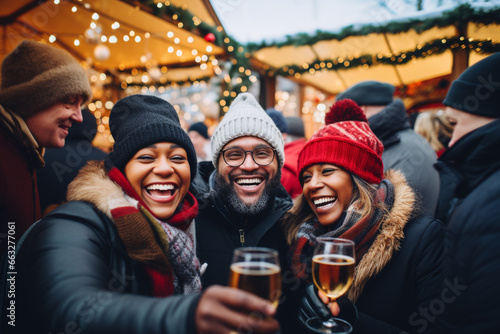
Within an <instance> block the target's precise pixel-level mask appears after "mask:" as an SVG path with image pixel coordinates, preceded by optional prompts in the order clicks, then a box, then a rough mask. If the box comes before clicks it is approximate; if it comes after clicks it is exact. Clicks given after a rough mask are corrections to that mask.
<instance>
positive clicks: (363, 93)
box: [335, 80, 396, 106]
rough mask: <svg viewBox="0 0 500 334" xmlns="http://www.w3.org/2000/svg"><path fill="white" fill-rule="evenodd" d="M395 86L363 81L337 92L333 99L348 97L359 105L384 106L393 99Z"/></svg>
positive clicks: (338, 99)
mask: <svg viewBox="0 0 500 334" xmlns="http://www.w3.org/2000/svg"><path fill="white" fill-rule="evenodd" d="M395 90H396V87H394V86H393V85H391V84H389V83H385V82H379V81H374V80H370V81H363V82H360V83H358V84H355V85H354V86H352V87H350V88H348V89H347V90H345V91H343V92H342V93H340V94H338V95H337V97H336V98H335V101H340V100H345V99H350V100H353V101H354V102H356V104H357V105H359V106H385V105H388V104H389V103H391V102H392V101H393V99H394V98H393V95H394V91H395Z"/></svg>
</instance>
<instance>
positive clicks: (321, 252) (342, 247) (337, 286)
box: [306, 237, 355, 333]
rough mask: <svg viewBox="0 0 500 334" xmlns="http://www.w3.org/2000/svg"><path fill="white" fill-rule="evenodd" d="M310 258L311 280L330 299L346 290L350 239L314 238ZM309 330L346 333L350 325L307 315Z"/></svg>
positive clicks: (351, 265)
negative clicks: (314, 243) (311, 256)
mask: <svg viewBox="0 0 500 334" xmlns="http://www.w3.org/2000/svg"><path fill="white" fill-rule="evenodd" d="M316 241H317V245H316V247H315V249H314V255H313V259H312V261H313V262H312V272H313V280H314V284H315V285H316V287H317V288H318V289H319V290H320V291H322V292H324V293H325V294H326V295H327V296H328V298H329V299H330V301H331V302H334V301H335V300H336V299H337V298H339V297H341V296H342V295H343V294H345V293H346V292H347V290H349V288H350V286H351V284H352V281H353V278H354V264H355V260H354V259H355V257H354V242H353V241H351V240H347V239H340V238H321V237H320V238H317V239H316ZM306 324H307V326H308V327H309V329H311V330H312V331H314V332H316V333H350V332H351V331H352V326H351V325H350V324H349V323H348V322H346V321H344V320H340V319H334V318H333V317H332V318H330V319H328V320H327V321H322V320H321V319H320V318H311V319H309V320H308V321H307V323H306Z"/></svg>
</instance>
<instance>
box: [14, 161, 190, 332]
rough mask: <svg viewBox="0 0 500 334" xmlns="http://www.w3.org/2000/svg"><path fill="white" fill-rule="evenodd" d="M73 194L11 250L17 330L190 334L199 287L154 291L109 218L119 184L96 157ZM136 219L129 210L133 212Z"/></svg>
mask: <svg viewBox="0 0 500 334" xmlns="http://www.w3.org/2000/svg"><path fill="white" fill-rule="evenodd" d="M68 199H70V200H71V201H70V202H68V203H66V204H63V205H61V206H59V207H58V208H57V209H55V210H54V211H51V212H50V213H49V214H48V215H46V216H45V217H44V218H43V219H42V220H41V221H39V222H38V223H37V224H36V225H35V226H34V227H33V230H31V231H30V232H29V233H28V234H27V237H26V240H25V241H24V243H23V244H22V245H21V247H20V250H19V253H18V256H17V258H16V270H17V277H16V283H15V286H16V295H15V298H14V299H11V300H14V301H15V305H16V326H15V327H12V326H9V327H8V328H9V329H10V330H17V332H16V333H23V334H24V333H68V332H72V333H92V334H99V333H103V334H104V333H129V334H132V333H134V334H136V333H158V334H159V333H180V334H194V333H195V324H194V315H195V310H196V306H197V305H198V301H199V298H200V294H199V293H198V294H193V295H177V296H169V297H165V298H157V297H154V296H153V284H152V280H151V278H150V276H149V275H148V274H147V273H146V271H145V269H144V265H143V264H142V263H140V262H137V261H134V260H132V259H131V258H130V257H129V255H128V253H127V249H126V248H125V245H124V243H123V241H122V239H121V238H120V235H119V233H118V231H117V228H116V225H115V223H114V221H113V220H112V218H111V217H112V215H111V209H112V205H113V203H116V202H117V201H120V200H124V193H123V190H122V188H121V187H119V186H118V185H117V184H116V183H115V182H113V181H112V180H111V179H110V178H109V176H108V175H107V174H106V172H105V171H104V167H103V166H102V165H101V164H99V163H90V164H88V165H87V166H86V167H84V168H83V169H82V171H81V172H80V174H79V175H78V177H77V178H76V179H75V180H74V181H73V183H72V186H70V190H69V191H68ZM132 219H133V218H132Z"/></svg>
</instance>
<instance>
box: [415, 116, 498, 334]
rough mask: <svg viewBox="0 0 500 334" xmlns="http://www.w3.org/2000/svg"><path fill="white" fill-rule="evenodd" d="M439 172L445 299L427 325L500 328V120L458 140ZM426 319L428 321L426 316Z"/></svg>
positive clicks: (460, 329)
mask: <svg viewBox="0 0 500 334" xmlns="http://www.w3.org/2000/svg"><path fill="white" fill-rule="evenodd" d="M436 168H437V169H438V170H439V172H440V176H441V192H440V197H439V202H438V210H437V212H436V216H437V217H438V218H441V219H442V220H443V221H445V222H446V224H447V231H446V238H445V244H444V246H445V248H444V264H443V277H442V282H443V286H442V289H441V295H439V296H436V299H435V301H434V304H433V305H432V304H431V305H429V308H428V310H431V311H432V310H434V311H439V312H434V313H432V312H430V315H429V316H428V317H427V321H436V322H437V324H438V325H439V327H440V328H441V329H442V330H443V331H444V332H445V333H498V332H499V330H500V317H499V315H500V303H498V300H500V288H499V287H498V278H499V277H500V247H499V246H498V240H500V120H496V121H494V122H492V123H490V124H488V125H485V126H483V127H481V128H479V129H477V130H475V131H473V132H471V133H469V134H467V135H466V136H464V137H462V138H461V139H460V140H458V141H457V142H456V143H455V144H454V145H453V146H452V147H450V148H449V149H448V150H446V152H445V153H444V154H443V155H442V156H441V158H440V159H439V162H438V163H437V164H436ZM422 319H425V318H424V317H422Z"/></svg>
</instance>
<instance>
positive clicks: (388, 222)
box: [349, 170, 415, 302]
mask: <svg viewBox="0 0 500 334" xmlns="http://www.w3.org/2000/svg"><path fill="white" fill-rule="evenodd" d="M385 176H386V179H388V180H389V181H390V182H391V183H392V184H393V185H394V204H393V206H392V208H391V210H390V211H389V214H388V215H387V216H386V218H385V219H384V221H383V222H382V223H381V225H380V232H379V234H378V235H377V236H376V238H375V240H374V241H373V244H372V245H371V247H370V248H369V249H368V251H367V252H366V254H365V256H363V259H362V260H361V261H360V262H359V263H358V265H357V266H356V270H355V272H354V281H353V284H352V286H351V289H350V290H349V299H351V300H352V301H353V302H356V300H357V299H358V297H359V296H360V295H361V292H362V291H363V288H364V286H365V284H366V283H367V282H368V280H369V279H370V278H372V277H375V276H376V275H377V274H379V273H380V272H381V271H382V269H383V268H384V267H385V266H386V265H387V264H388V263H389V261H390V260H391V258H392V256H393V254H394V253H395V252H397V251H398V250H399V248H400V246H401V241H402V240H403V238H404V232H403V230H404V228H405V226H406V224H407V223H408V221H409V220H410V219H411V218H412V214H413V213H414V208H415V194H414V192H413V190H412V189H411V187H410V186H409V185H408V184H407V182H406V180H405V178H404V176H403V174H401V172H399V171H395V170H389V171H386V173H385Z"/></svg>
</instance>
